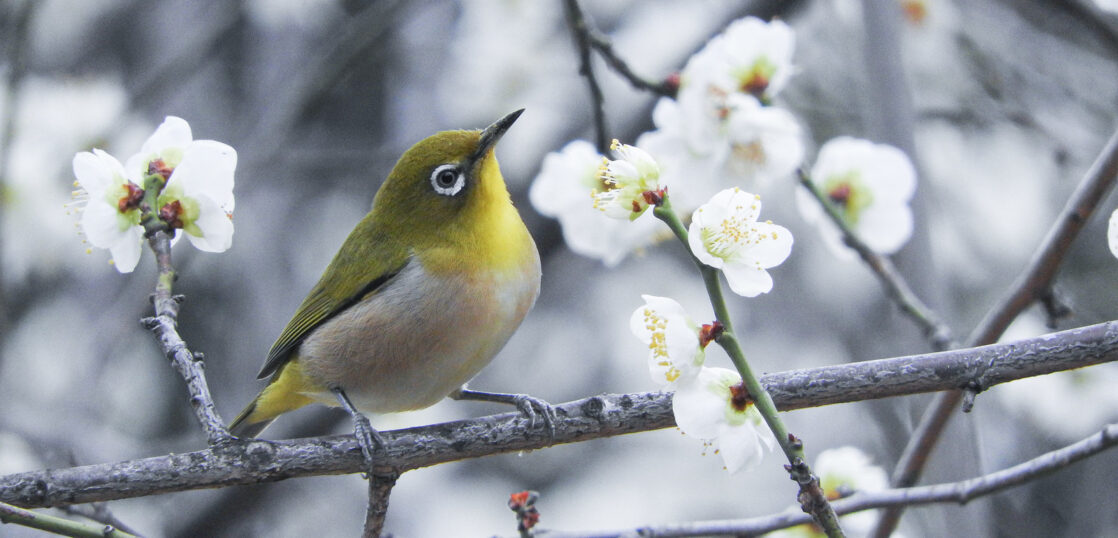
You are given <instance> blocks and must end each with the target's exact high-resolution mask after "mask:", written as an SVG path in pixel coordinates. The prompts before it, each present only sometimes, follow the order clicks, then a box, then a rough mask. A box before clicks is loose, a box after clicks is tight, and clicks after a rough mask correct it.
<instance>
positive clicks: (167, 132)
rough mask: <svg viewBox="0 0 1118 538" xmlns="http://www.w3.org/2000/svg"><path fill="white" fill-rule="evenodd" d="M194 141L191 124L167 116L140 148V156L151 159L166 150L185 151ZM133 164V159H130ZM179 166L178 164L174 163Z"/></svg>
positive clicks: (178, 118) (175, 117)
mask: <svg viewBox="0 0 1118 538" xmlns="http://www.w3.org/2000/svg"><path fill="white" fill-rule="evenodd" d="M192 140H194V136H193V135H192V134H191V132H190V124H189V123H187V122H186V120H184V119H182V118H180V117H177V116H167V117H166V118H165V119H164V120H163V123H161V124H159V127H157V128H156V129H155V132H154V133H152V134H151V136H149V137H148V139H147V140H146V141H144V145H143V146H140V155H141V156H144V157H145V158H150V157H151V156H152V155H159V154H161V153H162V152H163V151H164V150H165V149H166V148H180V149H184V148H186V146H188V145H190V142H191V141H192ZM129 162H131V159H129ZM173 164H178V163H173Z"/></svg>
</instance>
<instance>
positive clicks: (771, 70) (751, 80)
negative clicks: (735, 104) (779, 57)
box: [738, 57, 776, 102]
mask: <svg viewBox="0 0 1118 538" xmlns="http://www.w3.org/2000/svg"><path fill="white" fill-rule="evenodd" d="M775 73H776V64H774V63H772V62H771V61H769V59H768V58H766V57H762V58H759V59H758V60H757V61H756V62H753V65H751V66H750V67H749V69H748V70H746V71H745V72H744V73H743V74H742V75H741V76H739V77H738V80H739V82H738V90H740V91H741V92H743V93H748V94H750V95H752V96H753V97H756V98H757V100H758V101H761V102H765V92H766V91H768V89H769V84H770V83H771V82H772V77H773V75H774V74H775Z"/></svg>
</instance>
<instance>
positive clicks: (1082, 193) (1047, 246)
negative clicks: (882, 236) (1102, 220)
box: [873, 131, 1118, 537]
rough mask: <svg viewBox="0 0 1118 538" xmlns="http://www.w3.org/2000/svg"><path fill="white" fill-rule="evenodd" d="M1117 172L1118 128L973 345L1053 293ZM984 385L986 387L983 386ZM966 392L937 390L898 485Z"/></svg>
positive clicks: (917, 470) (887, 517) (892, 522)
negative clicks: (1061, 269)
mask: <svg viewBox="0 0 1118 538" xmlns="http://www.w3.org/2000/svg"><path fill="white" fill-rule="evenodd" d="M1116 177H1118V131H1116V132H1115V133H1114V134H1113V135H1111V137H1110V140H1109V141H1107V143H1106V146H1105V147H1104V148H1103V150H1102V152H1101V153H1100V154H1099V156H1098V158H1097V159H1095V162H1094V164H1092V165H1091V168H1090V170H1088V171H1087V174H1086V176H1084V178H1083V180H1082V181H1081V182H1080V184H1079V186H1078V187H1076V189H1075V192H1073V193H1072V195H1071V198H1069V199H1068V202H1067V205H1065V206H1064V210H1063V211H1062V212H1061V213H1060V216H1059V217H1058V218H1057V219H1056V222H1055V224H1053V226H1052V228H1051V229H1049V231H1048V235H1047V236H1045V238H1044V241H1043V242H1042V243H1041V245H1040V247H1039V248H1038V249H1037V251H1036V253H1035V254H1034V255H1033V258H1032V260H1030V261H1029V264H1028V266H1026V268H1025V271H1023V272H1022V273H1021V275H1020V276H1018V277H1017V280H1016V281H1015V282H1014V283H1013V285H1012V286H1010V288H1009V290H1008V291H1007V292H1006V294H1005V296H1004V297H1003V298H1002V299H1001V300H1000V301H999V302H998V303H997V304H996V305H994V307H993V308H991V309H990V311H989V312H988V313H987V314H986V317H985V318H984V319H983V320H982V323H980V324H979V325H978V327H977V328H976V329H975V331H974V333H973V334H971V336H970V345H972V346H979V345H984V344H989V343H992V342H996V341H997V340H998V338H1000V337H1001V335H1002V333H1004V332H1005V329H1006V328H1007V327H1009V324H1010V323H1011V322H1013V320H1014V319H1016V318H1017V316H1018V315H1020V314H1021V312H1023V311H1024V310H1025V309H1026V308H1028V307H1029V305H1031V304H1032V303H1033V302H1034V301H1036V300H1037V299H1039V298H1042V297H1044V296H1045V295H1046V294H1048V293H1050V290H1051V288H1052V281H1053V280H1054V279H1055V278H1056V272H1057V271H1058V270H1059V267H1060V263H1061V262H1062V261H1063V259H1064V255H1065V254H1066V253H1067V251H1068V249H1069V248H1071V244H1072V242H1073V241H1074V240H1075V238H1076V237H1077V236H1078V235H1079V231H1080V230H1082V229H1083V227H1084V226H1086V224H1087V220H1088V219H1089V218H1090V216H1091V213H1093V212H1094V211H1095V208H1096V207H1097V206H1098V204H1099V202H1101V201H1102V199H1103V198H1104V197H1105V196H1106V193H1107V192H1108V191H1109V190H1110V188H1111V186H1112V185H1113V184H1114V181H1115V178H1116ZM979 388H985V387H982V386H981V385H980V386H979ZM963 396H964V392H963V391H961V390H953V391H949V392H944V393H941V394H937V395H936V397H935V398H934V399H933V400H932V403H931V404H930V405H929V406H928V408H927V409H926V410H925V411H924V414H923V416H921V417H920V423H919V424H918V425H917V427H916V430H915V431H914V432H913V435H912V437H911V438H910V439H909V442H908V445H907V446H905V450H904V452H903V453H902V454H901V458H900V460H899V461H898V462H897V467H896V469H894V470H893V477H892V483H893V486H894V487H907V486H911V485H913V484H915V483H916V481H917V480H919V479H920V474H921V472H922V471H923V469H924V466H925V464H926V463H927V461H928V457H929V455H930V454H931V452H932V449H933V448H934V447H935V445H936V442H937V441H938V440H939V437H940V435H942V434H943V430H944V428H945V427H946V425H947V420H948V418H950V416H951V413H952V412H953V411H954V410H955V408H956V407H958V405H959V402H960V401H962V400H963ZM902 511H903V508H894V509H890V510H886V511H885V512H884V513H883V514H882V516H881V518H880V519H879V520H878V522H877V527H876V529H875V530H874V534H873V535H874V536H880V537H883V536H888V535H889V534H890V533H892V531H893V529H895V528H896V526H897V523H898V522H899V521H900V516H901V512H902Z"/></svg>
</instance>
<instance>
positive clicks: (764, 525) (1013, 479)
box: [539, 424, 1118, 538]
mask: <svg viewBox="0 0 1118 538" xmlns="http://www.w3.org/2000/svg"><path fill="white" fill-rule="evenodd" d="M1115 445H1118V424H1109V425H1107V426H1105V427H1103V429H1102V430H1101V431H1099V432H1098V433H1096V434H1094V435H1092V436H1090V437H1088V438H1086V439H1083V440H1081V441H1079V442H1076V443H1074V444H1072V445H1069V446H1066V447H1063V448H1060V449H1057V450H1053V451H1051V452H1048V453H1045V454H1042V455H1040V456H1038V457H1036V458H1033V459H1031V460H1029V461H1026V462H1024V463H1021V464H1018V465H1014V466H1013V467H1009V468H1007V469H1002V470H1000V471H995V472H993V473H990V474H986V475H983V476H979V477H976V478H971V479H969V480H962V481H959V482H951V483H946V484H935V485H930V486H919V487H913V488H896V489H888V490H884V491H861V492H856V493H854V494H853V495H851V496H849V497H846V498H843V499H840V500H836V501H834V502H832V503H831V504H832V505H833V506H834V508H835V512H838V513H839V514H840V515H846V514H850V513H854V512H860V511H862V510H869V509H873V508H886V507H894V506H905V507H908V506H913V505H919V504H932V503H958V504H966V503H968V502H970V501H972V500H974V499H976V498H979V497H983V496H986V495H991V494H994V493H998V492H1001V491H1005V490H1007V489H1009V488H1012V487H1016V486H1020V485H1022V484H1026V483H1028V482H1031V481H1033V480H1036V479H1038V478H1041V477H1044V476H1047V475H1050V474H1052V473H1055V472H1056V471H1059V470H1061V469H1063V468H1065V467H1068V466H1069V465H1071V464H1073V463H1076V462H1079V461H1082V460H1084V459H1087V458H1089V457H1091V456H1094V455H1096V454H1099V453H1101V452H1102V451H1104V450H1107V449H1109V448H1113V447H1114V446H1115ZM810 522H811V519H810V518H809V517H808V516H807V515H806V514H799V513H795V512H783V513H780V514H774V515H770V516H764V517H756V518H749V519H738V520H724V521H700V522H689V523H680V524H674V525H658V526H648V527H639V528H634V529H620V530H607V531H593V532H589V533H583V532H580V533H577V534H568V533H565V532H561V531H558V532H557V531H548V532H541V533H540V534H539V535H540V536H546V537H547V538H567V537H569V536H581V537H584V538H610V537H621V536H656V537H659V538H667V537H683V536H711V535H735V536H753V535H756V534H761V533H765V532H771V531H775V530H777V529H783V528H787V527H791V526H795V525H802V524H806V523H810Z"/></svg>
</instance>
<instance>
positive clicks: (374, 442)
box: [330, 387, 385, 477]
mask: <svg viewBox="0 0 1118 538" xmlns="http://www.w3.org/2000/svg"><path fill="white" fill-rule="evenodd" d="M330 390H332V391H333V392H334V395H335V396H337V397H338V402H339V403H341V405H342V408H343V409H345V410H346V412H348V413H349V416H350V418H352V419H353V436H354V437H356V438H357V444H358V445H360V446H361V454H362V455H363V456H364V457H365V473H364V474H365V476H366V477H369V476H372V475H373V463H374V462H375V460H374V458H373V455H374V454H375V453H376V451H377V449H378V448H379V449H383V448H384V446H385V444H384V438H382V437H381V436H380V432H378V431H377V430H376V428H373V425H372V424H371V423H370V422H369V418H368V417H366V416H365V415H364V414H362V413H361V412H360V411H358V410H357V408H356V407H354V406H353V403H351V402H350V401H349V397H348V396H346V394H345V391H343V390H342V389H341V388H338V387H335V388H333V389H330Z"/></svg>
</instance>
